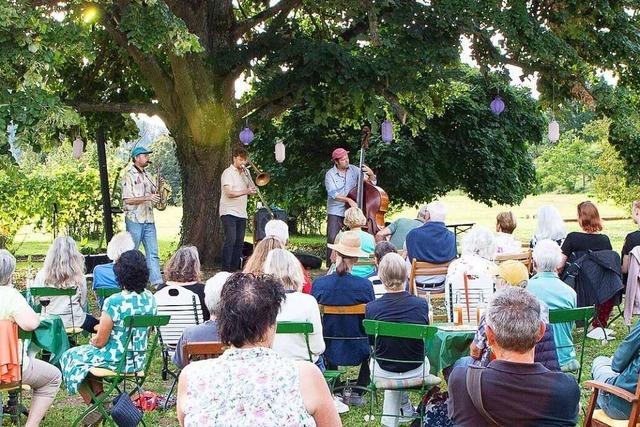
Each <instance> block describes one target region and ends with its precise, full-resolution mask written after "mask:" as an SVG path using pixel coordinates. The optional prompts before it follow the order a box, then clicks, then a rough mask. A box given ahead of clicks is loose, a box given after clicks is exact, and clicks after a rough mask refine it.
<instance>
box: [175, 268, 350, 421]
mask: <svg viewBox="0 0 640 427" xmlns="http://www.w3.org/2000/svg"><path fill="white" fill-rule="evenodd" d="M284 297H285V292H284V288H283V287H282V284H281V283H280V282H279V280H278V279H276V278H274V277H272V276H267V275H265V276H254V275H252V274H244V273H236V274H234V275H232V276H231V277H230V278H229V279H228V280H227V282H226V283H225V285H224V287H223V289H222V294H221V298H220V304H219V308H218V312H217V314H218V317H217V322H218V332H219V333H220V338H221V340H222V342H223V343H224V344H226V345H229V346H231V347H230V348H229V349H227V350H226V351H225V352H224V354H222V355H221V356H220V357H218V358H216V359H208V360H201V361H196V362H192V363H190V364H189V365H187V366H186V367H185V368H184V369H183V370H182V373H181V374H180V382H179V383H178V403H177V412H178V420H179V421H180V425H181V426H187V427H195V426H205V425H207V426H208V425H211V426H213V425H219V426H226V425H242V426H249V425H255V426H276V425H296V426H315V425H317V426H340V425H342V424H341V422H340V418H339V417H338V413H337V412H336V409H335V407H334V404H333V400H332V399H331V394H330V393H329V388H328V387H327V384H326V383H325V381H324V378H323V376H322V374H321V373H320V370H319V369H318V368H317V367H316V366H314V365H313V364H312V363H310V362H306V361H293V360H290V359H287V358H284V357H282V356H280V355H279V354H278V353H276V352H275V351H273V350H272V349H271V347H272V345H273V340H274V338H275V333H276V317H277V315H278V311H279V310H280V306H281V304H282V301H283V300H284Z"/></svg>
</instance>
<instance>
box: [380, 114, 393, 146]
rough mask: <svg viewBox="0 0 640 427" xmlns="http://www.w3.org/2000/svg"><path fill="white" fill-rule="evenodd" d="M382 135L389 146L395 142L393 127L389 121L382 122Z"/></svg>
mask: <svg viewBox="0 0 640 427" xmlns="http://www.w3.org/2000/svg"><path fill="white" fill-rule="evenodd" d="M380 134H381V135H382V141H383V142H386V143H387V144H388V143H390V142H391V141H393V125H392V124H391V122H390V121H389V120H386V119H385V121H383V122H382V125H381V126H380Z"/></svg>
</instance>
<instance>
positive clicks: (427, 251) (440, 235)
mask: <svg viewBox="0 0 640 427" xmlns="http://www.w3.org/2000/svg"><path fill="white" fill-rule="evenodd" d="M407 255H408V259H409V261H412V260H413V259H417V260H418V261H427V262H431V263H434V264H442V263H443V262H447V261H451V260H452V259H454V258H455V257H456V236H455V234H453V232H452V231H450V230H449V229H447V227H446V226H445V225H444V222H440V221H427V222H425V223H424V225H421V226H420V227H418V228H414V229H413V230H411V231H410V232H409V234H407Z"/></svg>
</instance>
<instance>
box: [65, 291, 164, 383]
mask: <svg viewBox="0 0 640 427" xmlns="http://www.w3.org/2000/svg"><path fill="white" fill-rule="evenodd" d="M102 311H103V312H105V313H107V314H108V315H109V317H111V320H113V330H112V331H111V336H110V337H109V341H107V344H106V345H105V346H104V347H102V348H97V347H94V346H93V345H91V344H87V345H82V346H79V347H74V348H71V349H69V350H67V351H66V352H65V353H64V354H63V355H62V358H61V359H60V366H61V368H62V376H63V378H64V381H65V384H66V387H67V391H68V392H69V393H77V392H78V387H79V386H80V383H82V381H84V379H85V378H86V376H87V374H88V372H89V369H91V368H93V367H98V368H107V369H111V370H116V369H118V367H119V364H120V362H121V360H122V358H123V357H124V353H125V348H124V346H125V343H126V341H127V332H128V328H126V327H125V325H124V319H125V318H126V317H127V316H141V315H150V314H156V311H157V307H156V300H155V298H154V297H153V295H152V294H151V292H149V291H144V292H142V293H141V294H138V293H136V292H129V291H122V292H120V293H118V294H115V295H112V296H110V297H109V298H107V299H106V300H105V301H104V305H103V306H102ZM146 349H147V330H146V328H135V329H134V330H133V337H132V340H131V343H130V344H129V354H128V355H127V364H126V367H125V371H126V372H134V371H140V370H142V368H143V367H144V359H145V350H146ZM131 353H133V354H131Z"/></svg>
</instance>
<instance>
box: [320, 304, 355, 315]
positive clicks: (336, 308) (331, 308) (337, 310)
mask: <svg viewBox="0 0 640 427" xmlns="http://www.w3.org/2000/svg"><path fill="white" fill-rule="evenodd" d="M318 307H319V308H320V313H321V314H362V315H364V312H365V309H366V307H367V304H355V305H324V304H318Z"/></svg>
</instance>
